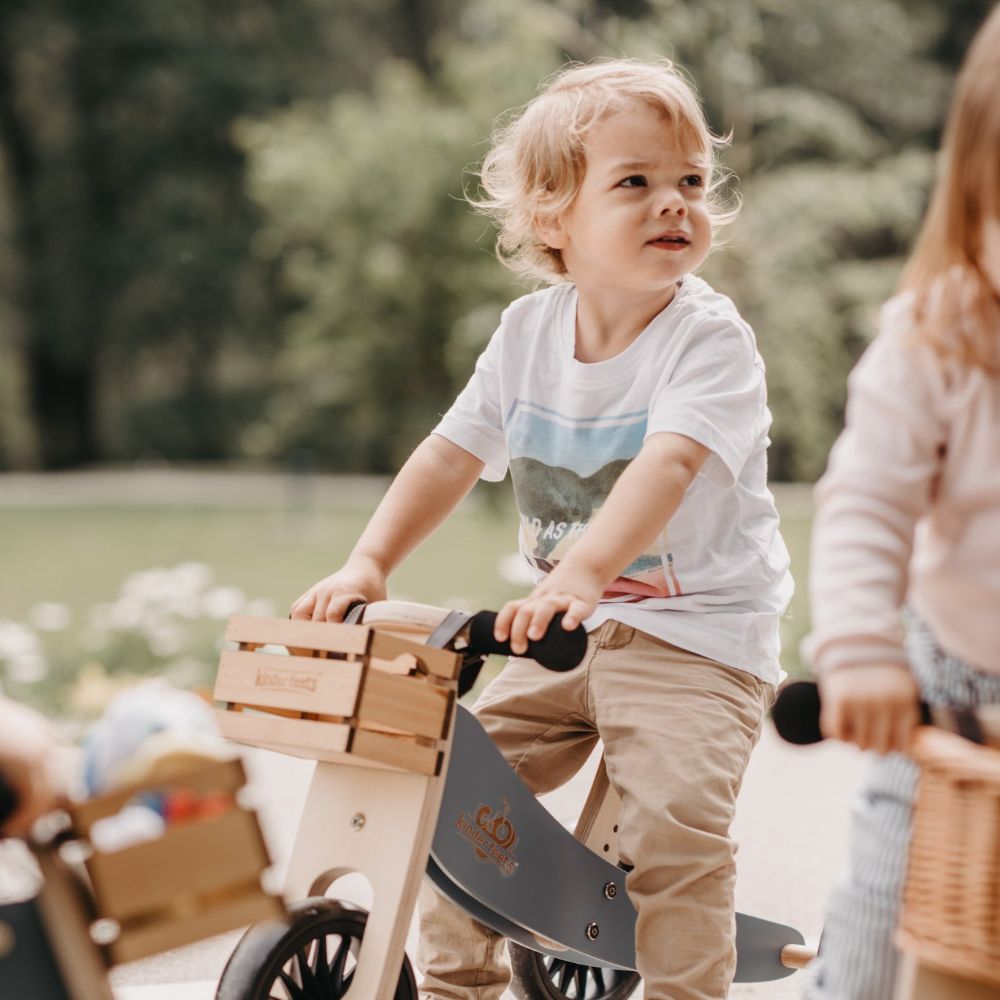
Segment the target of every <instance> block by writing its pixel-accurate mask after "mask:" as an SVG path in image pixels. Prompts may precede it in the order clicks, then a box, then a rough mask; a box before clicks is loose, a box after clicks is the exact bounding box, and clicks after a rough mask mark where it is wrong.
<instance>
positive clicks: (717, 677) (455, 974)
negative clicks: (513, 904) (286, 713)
mask: <svg viewBox="0 0 1000 1000" xmlns="http://www.w3.org/2000/svg"><path fill="white" fill-rule="evenodd" d="M773 695H774V689H773V687H772V686H771V685H770V684H766V683H764V682H763V681H761V680H758V679H757V678H756V677H754V676H753V675H751V674H748V673H746V672H744V671H741V670H736V669H734V668H731V667H726V666H723V665H722V664H720V663H716V662H714V661H713V660H708V659H706V658H705V657H702V656H698V655H696V654H694V653H689V652H687V651H685V650H683V649H679V648H678V647H676V646H672V645H671V644H670V643H668V642H664V641H662V640H660V639H656V638H653V637H651V636H648V635H646V634H645V633H643V632H639V631H637V630H636V629H633V628H632V627H630V626H628V625H624V624H622V623H620V622H615V621H609V622H605V623H604V625H602V626H601V627H600V628H599V629H597V630H595V631H594V632H593V633H592V634H591V636H590V643H589V646H588V650H587V657H586V659H585V660H584V662H583V664H582V665H581V666H580V667H578V668H577V669H576V670H572V671H569V672H567V673H561V674H560V673H552V672H550V671H547V670H544V669H542V668H541V667H539V666H538V665H537V664H536V663H534V662H532V661H530V660H520V659H513V660H511V661H510V662H509V663H508V664H507V666H506V667H505V669H504V670H503V672H502V673H501V674H500V676H499V677H497V679H496V680H495V681H493V683H492V684H490V685H489V687H487V688H486V690H485V691H484V692H483V695H482V697H481V698H480V699H479V701H478V703H477V704H476V707H475V710H474V711H475V714H476V716H477V717H478V719H479V721H480V722H481V723H482V724H483V726H484V727H485V729H486V731H487V732H488V733H489V734H490V736H491V737H492V738H493V740H494V742H495V743H496V744H497V746H498V747H499V748H500V750H501V752H502V753H503V755H504V757H505V759H506V760H507V761H508V763H509V764H510V765H511V766H512V767H513V768H514V770H515V771H516V772H517V773H518V775H519V776H520V777H521V779H522V780H523V781H524V782H525V784H526V785H527V786H528V787H529V788H530V789H531V790H532V791H533V792H534V793H535V794H536V795H538V794H543V793H545V792H549V791H551V790H552V789H554V788H557V787H558V786H560V785H562V784H564V783H565V782H566V781H568V780H569V779H570V778H571V777H572V776H573V775H574V774H575V773H576V772H577V771H578V770H579V769H580V767H582V765H583V764H584V762H585V761H586V760H587V758H588V757H589V756H590V753H591V751H592V750H593V748H594V746H595V744H596V742H597V740H598V739H600V740H601V741H602V742H603V744H604V757H605V761H606V763H607V768H608V776H609V778H610V780H611V783H612V785H613V786H614V787H615V789H616V790H617V792H618V794H619V795H620V796H621V798H622V816H621V821H620V829H619V834H618V844H619V849H620V852H621V857H622V860H623V861H625V862H628V863H630V864H632V865H634V866H635V867H634V868H633V870H632V871H631V872H630V873H629V874H628V877H627V879H626V886H627V889H628V893H629V896H630V898H631V900H632V902H633V904H634V905H635V908H636V910H637V912H638V920H637V923H636V953H637V965H638V971H639V973H640V975H641V976H642V978H643V981H644V995H645V997H646V1000H668V998H669V1000H721V998H723V997H725V996H726V995H727V993H728V990H729V985H730V983H731V981H732V978H733V972H734V970H735V967H736V951H735V946H734V936H735V916H734V906H733V885H734V882H735V876H736V866H735V855H736V845H735V843H734V842H733V841H732V840H731V839H730V837H729V826H730V823H731V821H732V818H733V813H734V810H735V805H736V794H737V792H738V791H739V787H740V783H741V781H742V779H743V772H744V770H745V768H746V765H747V762H748V760H749V757H750V751H751V750H752V748H753V746H754V744H755V743H756V742H757V738H758V736H759V734H760V728H761V722H762V720H763V718H764V715H765V713H766V712H767V710H768V708H769V707H770V705H771V701H772V700H773ZM420 921H421V926H420V930H421V940H420V947H419V950H418V956H417V965H418V967H419V969H420V971H421V972H422V973H423V976H424V979H423V983H422V986H421V997H425V998H434V1000H499V997H500V996H501V994H502V993H503V992H504V990H505V989H506V988H507V986H508V984H509V982H510V967H509V964H508V962H507V959H506V954H505V941H504V939H503V938H502V937H500V936H499V935H497V934H495V933H493V932H492V931H489V930H487V929H486V928H485V927H483V926H482V925H481V924H479V923H477V922H476V921H474V920H473V919H472V918H471V917H469V916H467V915H466V914H465V912H464V911H462V910H461V909H459V908H458V907H456V906H455V905H454V904H452V903H451V902H449V901H448V900H446V899H445V898H444V897H442V896H441V895H439V894H438V893H437V892H436V891H434V890H433V889H432V888H431V887H430V885H429V883H426V882H425V884H424V888H423V890H422V891H421V896H420Z"/></svg>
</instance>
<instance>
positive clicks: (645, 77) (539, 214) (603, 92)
mask: <svg viewBox="0 0 1000 1000" xmlns="http://www.w3.org/2000/svg"><path fill="white" fill-rule="evenodd" d="M635 101H642V102H644V103H646V104H648V105H650V106H651V107H653V108H655V109H656V110H657V111H659V112H660V113H661V114H662V115H663V117H664V120H665V122H666V123H667V124H668V125H669V126H670V127H672V128H673V129H674V132H675V135H676V137H677V140H678V142H680V143H682V144H683V146H684V147H685V149H686V150H690V152H691V155H692V157H694V158H696V159H697V160H698V161H703V162H704V168H705V170H706V172H707V176H706V179H705V181H706V184H705V186H706V189H707V196H708V199H709V213H710V216H711V219H712V223H713V230H714V228H715V227H716V226H720V225H722V224H724V223H725V222H728V221H729V220H730V219H731V218H732V217H733V216H734V215H735V214H736V211H735V209H733V210H731V211H725V210H723V208H722V206H721V204H720V202H719V198H718V185H717V183H713V180H712V178H713V176H717V173H716V171H715V152H716V150H718V149H720V148H722V147H723V146H725V145H727V144H728V138H727V137H720V136H716V135H714V134H713V133H712V131H711V130H710V129H709V127H708V123H707V122H706V121H705V114H704V112H703V111H702V108H701V103H700V102H699V100H698V97H697V95H696V93H695V91H694V88H693V86H692V85H691V84H690V83H689V82H688V81H687V80H685V79H684V77H683V76H681V74H680V72H679V71H678V69H677V67H676V66H675V65H674V64H673V63H672V62H670V60H668V59H663V60H659V61H657V62H652V63H648V62H641V61H639V60H635V59H611V60H600V61H596V62H592V63H587V64H580V63H574V64H571V65H569V66H567V67H565V68H563V69H562V70H560V71H559V72H558V73H556V74H555V75H554V76H553V77H551V78H550V79H549V80H548V81H547V82H546V83H543V85H542V90H541V92H540V93H539V95H538V96H537V97H535V98H534V99H533V100H532V101H530V102H529V103H528V104H527V105H526V106H525V107H524V108H523V109H522V110H521V111H520V112H519V113H516V114H515V115H514V117H513V118H512V119H511V120H510V121H509V122H507V123H506V124H504V125H502V126H501V127H500V128H498V129H497V131H496V132H495V133H494V135H493V140H492V142H493V146H492V149H491V150H490V152H489V153H488V154H487V156H486V159H485V160H484V161H483V165H482V168H481V170H480V177H481V180H482V187H483V192H484V195H483V197H481V198H478V199H477V198H470V199H469V200H470V202H471V203H472V204H473V205H474V206H475V207H476V208H478V209H479V210H480V211H482V212H483V213H485V214H486V215H489V216H490V217H491V218H492V219H493V221H494V222H495V223H496V224H497V226H498V228H499V230H500V231H499V235H498V237H497V256H498V257H499V258H500V260H501V261H502V262H503V263H504V264H506V265H507V266H508V267H510V268H511V269H512V270H513V271H516V272H517V273H519V274H521V275H523V276H525V277H527V278H530V279H534V280H539V279H540V280H542V281H547V282H550V283H554V282H557V281H562V280H565V275H566V268H565V265H564V264H563V260H562V255H561V254H560V252H559V251H558V250H556V249H553V248H552V247H549V246H547V245H546V244H545V243H544V242H543V241H542V239H541V238H540V237H539V235H538V233H537V231H536V223H537V222H538V221H539V220H545V219H554V218H558V217H559V216H560V215H561V214H563V213H564V212H566V211H567V210H568V209H569V208H570V207H571V206H572V204H573V201H574V200H575V198H576V196H577V193H578V192H579V190H580V185H581V184H582V183H583V176H584V172H585V170H586V166H587V163H586V157H585V155H584V142H585V140H586V137H587V133H588V131H589V130H590V129H591V128H592V127H593V126H594V125H596V124H597V123H598V122H600V121H602V120H603V119H604V118H605V117H606V116H607V115H609V114H611V113H613V112H615V111H619V110H621V109H622V108H624V107H626V106H627V105H629V104H630V103H632V102H635Z"/></svg>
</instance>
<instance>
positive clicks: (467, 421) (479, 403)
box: [432, 319, 507, 482]
mask: <svg viewBox="0 0 1000 1000" xmlns="http://www.w3.org/2000/svg"><path fill="white" fill-rule="evenodd" d="M503 330H504V326H503V320H502V319H501V322H500V328H499V329H498V330H497V331H496V333H494V334H493V336H492V337H491V338H490V342H489V343H488V344H487V345H486V349H485V350H484V351H483V353H482V354H480V355H479V359H478V360H477V361H476V369H475V371H474V372H473V373H472V377H471V378H470V379H469V381H468V382H467V383H466V386H465V388H464V389H463V390H462V391H461V392H460V393H459V394H458V397H457V398H456V400H455V402H454V403H452V405H451V408H450V409H449V410H448V412H447V413H445V415H444V416H443V417H442V418H441V421H440V423H438V425H437V427H435V428H434V430H433V432H432V433H434V434H438V435H439V436H441V437H443V438H446V439H447V440H449V441H451V442H452V444H457V445H458V446H459V447H460V448H464V449H465V450H466V451H467V452H470V453H471V454H473V455H475V456H476V458H478V459H479V460H480V461H481V462H483V463H484V465H485V468H484V469H483V472H482V478H483V479H486V480H488V481H489V482H499V481H500V480H501V479H503V478H504V476H505V475H506V474H507V443H506V440H505V438H504V433H503V413H502V411H501V406H500V355H501V350H502V337H503Z"/></svg>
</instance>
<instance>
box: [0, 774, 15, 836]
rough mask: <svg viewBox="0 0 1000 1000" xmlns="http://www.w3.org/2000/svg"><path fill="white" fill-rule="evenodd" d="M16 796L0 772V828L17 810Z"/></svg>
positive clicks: (0, 828)
mask: <svg viewBox="0 0 1000 1000" xmlns="http://www.w3.org/2000/svg"><path fill="white" fill-rule="evenodd" d="M17 806H18V797H17V792H15V791H14V788H13V786H11V785H9V784H8V783H7V780H6V778H5V777H4V776H3V774H0V830H2V829H3V826H4V824H5V823H6V822H7V820H9V819H10V818H11V816H13V815H14V813H16V812H17Z"/></svg>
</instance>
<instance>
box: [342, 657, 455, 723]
mask: <svg viewBox="0 0 1000 1000" xmlns="http://www.w3.org/2000/svg"><path fill="white" fill-rule="evenodd" d="M453 696H454V692H452V691H450V690H449V689H448V688H445V687H438V686H437V685H436V684H429V683H427V681H426V680H422V679H421V678H418V677H397V676H395V675H393V674H386V673H382V672H380V671H378V670H369V671H368V672H367V673H366V675H365V684H364V689H363V690H362V692H361V703H360V706H359V708H358V718H359V720H360V721H361V722H362V723H365V722H375V723H381V724H383V725H386V726H392V727H393V728H395V729H401V730H403V731H404V732H410V733H415V734H416V735H418V736H429V737H431V738H432V739H440V738H441V737H442V736H443V735H444V732H445V726H446V725H447V723H448V710H449V708H450V706H451V700H452V698H453Z"/></svg>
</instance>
